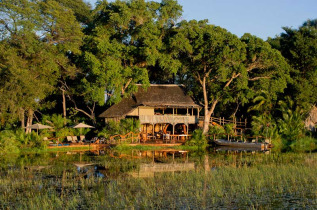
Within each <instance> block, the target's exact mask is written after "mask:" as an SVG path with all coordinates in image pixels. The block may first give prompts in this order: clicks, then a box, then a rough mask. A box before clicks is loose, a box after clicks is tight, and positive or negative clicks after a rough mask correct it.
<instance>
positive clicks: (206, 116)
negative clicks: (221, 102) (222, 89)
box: [202, 77, 218, 134]
mask: <svg viewBox="0 0 317 210" xmlns="http://www.w3.org/2000/svg"><path fill="white" fill-rule="evenodd" d="M202 87H203V94H204V110H205V112H204V127H203V134H207V132H208V130H209V124H210V117H211V115H212V114H213V113H214V110H215V107H216V105H217V103H218V99H215V100H214V101H213V102H212V104H211V107H210V109H209V101H208V96H207V89H206V77H204V78H203V81H202Z"/></svg>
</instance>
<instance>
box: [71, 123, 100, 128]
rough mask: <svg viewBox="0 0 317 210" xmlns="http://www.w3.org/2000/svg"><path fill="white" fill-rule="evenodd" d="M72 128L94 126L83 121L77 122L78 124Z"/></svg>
mask: <svg viewBox="0 0 317 210" xmlns="http://www.w3.org/2000/svg"><path fill="white" fill-rule="evenodd" d="M73 128H95V127H94V126H91V125H87V124H85V123H79V124H77V125H75V126H73Z"/></svg>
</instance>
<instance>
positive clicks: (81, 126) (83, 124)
mask: <svg viewBox="0 0 317 210" xmlns="http://www.w3.org/2000/svg"><path fill="white" fill-rule="evenodd" d="M72 128H79V129H80V131H79V132H80V134H81V131H82V129H83V128H95V127H94V126H91V125H87V124H85V123H79V124H77V125H74V126H72Z"/></svg>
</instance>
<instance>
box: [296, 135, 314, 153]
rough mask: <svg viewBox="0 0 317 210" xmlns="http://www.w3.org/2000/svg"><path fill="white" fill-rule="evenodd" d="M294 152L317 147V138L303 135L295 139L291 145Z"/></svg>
mask: <svg viewBox="0 0 317 210" xmlns="http://www.w3.org/2000/svg"><path fill="white" fill-rule="evenodd" d="M290 147H291V149H292V150H293V151H294V152H310V151H314V150H316V149H317V139H315V138H312V137H308V136H306V137H303V138H299V139H297V140H295V141H294V142H293V143H292V144H291V145H290Z"/></svg>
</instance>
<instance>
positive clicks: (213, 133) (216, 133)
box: [208, 125, 226, 140]
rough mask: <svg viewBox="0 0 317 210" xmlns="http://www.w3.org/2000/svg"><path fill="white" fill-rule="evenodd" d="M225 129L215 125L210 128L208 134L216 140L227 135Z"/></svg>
mask: <svg viewBox="0 0 317 210" xmlns="http://www.w3.org/2000/svg"><path fill="white" fill-rule="evenodd" d="M225 133H226V131H225V129H224V128H223V127H222V126H220V125H213V126H209V131H208V134H209V135H211V136H212V138H213V139H214V140H215V139H216V138H217V137H219V135H221V134H225Z"/></svg>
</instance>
